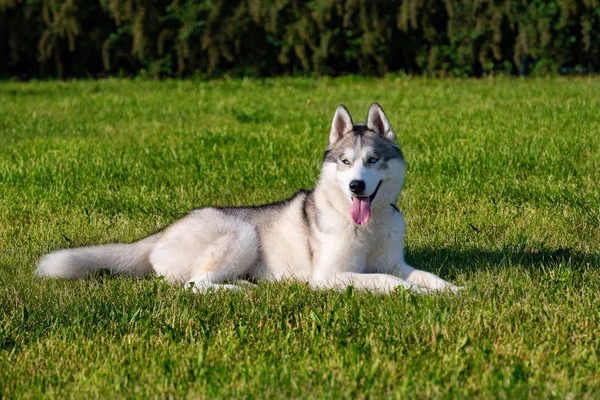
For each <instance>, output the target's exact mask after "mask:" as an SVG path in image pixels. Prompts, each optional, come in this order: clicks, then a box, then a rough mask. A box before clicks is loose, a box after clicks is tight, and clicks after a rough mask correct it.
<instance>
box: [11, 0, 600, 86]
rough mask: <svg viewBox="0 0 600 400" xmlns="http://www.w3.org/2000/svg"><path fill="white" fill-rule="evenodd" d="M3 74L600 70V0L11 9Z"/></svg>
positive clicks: (210, 2)
mask: <svg viewBox="0 0 600 400" xmlns="http://www.w3.org/2000/svg"><path fill="white" fill-rule="evenodd" d="M0 54H1V55H2V56H1V61H0V74H2V75H4V76H14V75H25V76H58V77H67V76H98V75H100V74H122V75H133V74H141V75H147V76H156V77H158V76H186V75H192V74H201V75H205V76H218V75H222V74H224V73H227V74H230V75H251V76H269V75H280V74H296V73H303V74H315V75H339V74H344V73H359V74H365V75H382V74H385V73H387V72H394V71H404V72H407V73H411V74H427V75H441V76H445V75H452V76H480V75H485V74H491V73H494V72H498V71H500V72H508V73H530V72H533V73H537V74H551V73H556V72H559V71H561V70H562V71H576V72H594V71H598V69H599V68H600V0H474V1H473V0H402V1H397V0H396V1H394V0H392V1H390V0H370V1H366V0H343V1H335V0H313V1H300V0H90V1H83V0H0Z"/></svg>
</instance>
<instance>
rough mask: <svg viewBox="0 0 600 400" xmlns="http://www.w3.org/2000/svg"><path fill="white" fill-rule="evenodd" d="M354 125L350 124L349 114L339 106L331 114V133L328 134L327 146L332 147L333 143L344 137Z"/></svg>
mask: <svg viewBox="0 0 600 400" xmlns="http://www.w3.org/2000/svg"><path fill="white" fill-rule="evenodd" d="M353 127H354V124H353V123H352V117H351V116H350V113H349V112H348V110H347V109H346V107H344V106H343V105H341V104H340V105H339V106H338V108H336V110H335V114H333V121H331V132H330V133H329V145H330V146H332V145H333V144H334V143H335V142H337V141H338V140H340V139H341V138H342V137H344V135H345V134H346V133H348V132H350V131H351V130H352V128H353Z"/></svg>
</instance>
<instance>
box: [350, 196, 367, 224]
mask: <svg viewBox="0 0 600 400" xmlns="http://www.w3.org/2000/svg"><path fill="white" fill-rule="evenodd" d="M350 214H351V215H352V221H354V223H355V224H358V225H364V224H366V223H367V221H368V220H369V217H370V216H371V200H369V198H368V197H353V198H352V209H351V210H350Z"/></svg>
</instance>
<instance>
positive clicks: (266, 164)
mask: <svg viewBox="0 0 600 400" xmlns="http://www.w3.org/2000/svg"><path fill="white" fill-rule="evenodd" d="M373 101H378V102H379V103H380V104H381V105H382V106H383V108H384V110H385V111H386V113H387V115H388V117H389V119H390V121H391V122H392V125H393V126H394V128H395V131H396V133H397V136H398V139H399V142H400V145H401V147H402V149H403V151H404V154H405V157H406V159H407V164H408V173H407V179H406V186H405V191H404V192H403V195H402V197H401V198H400V201H399V204H398V205H399V207H400V208H401V209H402V210H403V211H404V212H405V215H406V218H407V237H406V245H407V251H408V255H407V258H408V261H409V262H410V263H411V264H412V265H414V266H415V267H419V268H422V269H426V270H429V271H432V272H435V273H439V274H440V275H441V276H442V277H444V278H446V279H448V280H450V281H452V282H455V283H458V284H460V285H466V286H467V289H466V290H465V291H463V292H462V293H460V294H459V295H456V296H451V295H438V296H433V297H428V296H421V295H413V294H409V293H406V292H404V291H397V292H394V293H393V294H391V295H389V296H381V295H374V294H370V293H366V292H356V291H354V292H353V291H347V292H345V293H338V292H329V291H317V292H315V291H311V290H310V289H309V288H308V287H306V286H305V285H301V284H282V283H269V284H266V283H261V284H260V285H259V287H258V288H256V289H253V290H247V291H242V292H239V293H209V294H207V295H196V294H194V293H192V292H190V291H186V290H184V289H182V288H181V287H173V286H170V285H167V284H166V283H164V282H162V281H161V280H159V279H157V278H153V279H142V280H135V279H121V278H113V277H110V276H99V277H96V278H93V279H87V280H81V281H55V280H45V279H36V278H33V275H32V274H33V270H34V268H35V263H36V260H37V259H38V258H39V257H40V256H41V255H42V254H44V253H46V252H48V251H50V250H54V249H57V248H61V247H72V246H80V245H85V244H92V243H106V242H112V241H132V240H134V239H136V238H140V237H142V236H144V235H146V234H148V233H150V232H153V231H155V230H157V229H159V228H160V227H162V226H164V225H166V224H168V223H170V222H171V221H173V220H174V219H176V218H178V217H179V216H181V215H183V214H185V213H186V212H187V211H188V210H189V209H191V208H194V207H201V206H205V205H213V204H216V205H250V204H258V203H264V202H268V201H275V200H279V199H282V198H285V197H287V196H290V195H291V194H293V193H294V192H295V191H296V190H297V189H298V188H310V187H312V186H313V184H314V182H315V180H316V178H317V175H318V169H319V165H320V160H321V157H322V152H323V150H324V148H325V145H326V142H327V135H328V132H329V123H330V121H331V117H332V115H333V112H334V110H335V107H336V106H337V105H338V104H339V103H344V104H346V106H347V107H348V108H349V110H350V112H351V113H352V114H353V117H354V119H355V121H357V120H364V118H366V113H367V109H368V107H369V105H370V104H371V103H372V102H373ZM599 160H600V80H599V79H568V80H567V79H558V78H556V79H545V80H513V79H496V80H424V79H423V80H422V79H408V78H406V79H405V78H402V79H401V78H388V79H382V80H373V79H366V80H363V79H358V78H343V79H275V80H267V81H252V80H250V81H246V80H234V81H224V82H209V83H205V82H192V81H182V82H178V81H166V82H143V81H142V82H134V81H119V80H107V81H98V82H93V81H90V82H68V83H63V82H43V83H39V82H38V83H35V82H30V83H10V82H4V83H0V397H2V398H4V397H6V398H23V397H25V398H28V397H29V398H30V397H40V396H48V397H56V398H81V397H113V398H114V397H132V398H133V397H137V398H147V397H151V398H155V397H159V398H164V397H169V396H173V397H177V398H183V397H186V398H187V397H189V398H214V397H218V398H231V397H235V398H240V397H243V398H289V397H293V398H306V397H312V398H367V397H371V398H407V397H418V398H423V397H444V398H446V397H449V398H453V397H455V398H462V397H465V396H469V397H479V398H491V397H500V398H522V397H538V398H546V397H558V398H565V397H571V396H573V395H574V396H575V397H577V398H579V397H589V398H593V397H598V396H600V363H599V361H600V360H599V358H600V335H599V332H600V306H599V303H598V294H599V293H600V270H599V265H600V264H599V263H600V256H599V253H598V246H599V244H600V185H599V182H600V161H599Z"/></svg>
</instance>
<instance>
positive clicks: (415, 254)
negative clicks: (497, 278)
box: [406, 248, 600, 275]
mask: <svg viewBox="0 0 600 400" xmlns="http://www.w3.org/2000/svg"><path fill="white" fill-rule="evenodd" d="M406 261H407V262H408V263H409V264H410V265H412V266H414V267H415V268H419V269H421V268H422V269H425V270H429V271H440V273H441V274H442V275H448V274H450V275H452V274H455V273H461V272H475V271H477V270H480V269H494V268H499V267H507V266H515V267H520V268H525V269H536V268H540V267H544V268H556V267H559V266H570V267H572V268H578V267H583V266H586V265H600V254H599V253H581V252H578V251H574V250H571V249H569V248H558V249H548V248H541V249H539V250H536V251H532V250H526V249H520V248H505V249H502V250H486V249H468V250H449V249H432V250H427V249H412V250H409V249H407V250H406Z"/></svg>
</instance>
